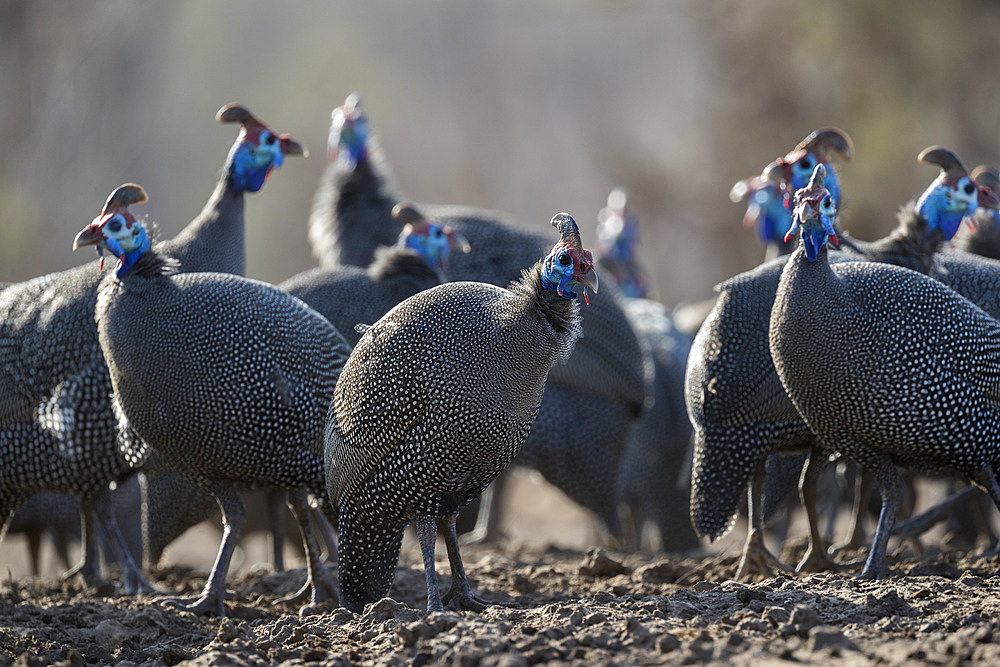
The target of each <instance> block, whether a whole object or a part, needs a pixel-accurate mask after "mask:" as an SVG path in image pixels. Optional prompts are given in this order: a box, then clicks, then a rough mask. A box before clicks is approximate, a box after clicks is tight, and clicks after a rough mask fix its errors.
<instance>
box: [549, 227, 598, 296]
mask: <svg viewBox="0 0 1000 667" xmlns="http://www.w3.org/2000/svg"><path fill="white" fill-rule="evenodd" d="M552 226H553V227H555V228H556V229H558V230H559V236H560V239H559V242H558V243H556V244H555V245H554V246H553V247H552V252H550V253H549V254H548V256H546V258H545V260H544V261H543V262H542V287H544V288H545V289H551V290H555V291H556V293H557V294H558V295H559V296H561V297H562V298H564V299H575V298H576V297H577V296H578V295H577V293H576V292H575V291H574V290H575V289H576V288H579V289H580V291H581V292H583V300H584V301H585V302H586V303H587V304H588V305H590V297H589V296H588V295H587V288H588V287H589V288H590V289H592V290H594V293H595V294H596V293H597V287H598V281H597V271H595V270H594V256H593V255H592V254H591V252H590V251H589V250H587V249H586V248H584V247H583V242H582V241H580V229H579V228H578V227H577V226H576V220H574V219H573V218H572V217H571V216H570V215H569V214H568V213H557V214H556V215H555V216H554V217H553V218H552Z"/></svg>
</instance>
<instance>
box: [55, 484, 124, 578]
mask: <svg viewBox="0 0 1000 667" xmlns="http://www.w3.org/2000/svg"><path fill="white" fill-rule="evenodd" d="M80 541H81V542H82V544H83V555H82V556H81V557H80V562H79V563H77V564H76V565H75V566H74V567H72V568H70V569H69V570H66V572H64V573H63V575H62V579H63V581H68V580H70V579H72V578H73V577H74V576H76V575H77V574H79V575H80V576H81V577H83V582H84V584H85V585H86V586H87V588H96V589H97V590H98V591H99V592H101V593H104V594H108V593H111V592H112V591H113V590H114V587H113V586H112V585H111V582H110V581H108V580H107V579H105V578H104V577H102V576H101V565H100V563H101V553H100V550H99V547H98V543H97V521H96V519H95V517H94V500H93V499H92V498H81V499H80Z"/></svg>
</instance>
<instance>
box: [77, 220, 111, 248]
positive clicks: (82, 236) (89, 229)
mask: <svg viewBox="0 0 1000 667" xmlns="http://www.w3.org/2000/svg"><path fill="white" fill-rule="evenodd" d="M103 240H104V233H103V232H102V231H101V228H100V226H99V225H96V224H94V223H91V224H89V225H87V226H86V227H84V228H83V229H81V230H80V232H79V233H78V234H77V235H76V238H75V239H73V250H76V249H77V248H79V247H80V246H85V245H97V244H98V243H100V242H101V241H103Z"/></svg>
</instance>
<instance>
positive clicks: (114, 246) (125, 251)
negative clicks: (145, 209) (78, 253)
mask: <svg viewBox="0 0 1000 667" xmlns="http://www.w3.org/2000/svg"><path fill="white" fill-rule="evenodd" d="M146 200H147V197H146V191H145V190H143V189H142V186H141V185H136V184H135V183H125V184H124V185H119V186H118V187H117V188H115V191H114V192H112V193H111V195H110V196H109V197H108V201H107V203H105V204H104V210H102V211H101V214H100V215H99V216H97V217H96V218H94V221H93V222H91V223H90V224H89V225H87V226H86V227H84V228H83V229H82V230H80V233H78V234H77V235H76V238H75V239H74V240H73V250H76V249H77V248H79V247H80V246H85V245H92V246H95V247H96V248H97V255H98V257H100V258H101V269H103V268H104V251H105V250H107V251H109V252H111V254H113V255H114V256H115V257H117V258H118V269H117V271H116V273H117V274H118V275H119V276H120V275H122V274H123V273H125V272H126V271H128V269H129V267H131V266H132V265H133V264H135V262H136V260H137V259H139V258H140V257H142V255H143V254H144V253H146V252H148V251H149V235H148V234H147V233H146V228H145V226H143V224H142V223H141V222H139V221H138V220H137V219H136V218H135V216H134V215H132V212H131V211H130V210H129V208H128V207H129V206H131V205H132V204H141V203H143V202H145V201H146Z"/></svg>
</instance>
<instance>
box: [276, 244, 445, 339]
mask: <svg viewBox="0 0 1000 667" xmlns="http://www.w3.org/2000/svg"><path fill="white" fill-rule="evenodd" d="M440 282H441V276H440V275H439V274H438V273H437V271H435V270H434V269H432V268H431V267H430V265H428V264H427V261H426V260H425V259H424V258H422V257H421V256H420V255H418V254H417V253H416V252H414V251H412V250H408V249H405V248H396V247H392V248H382V249H380V251H379V252H378V253H376V256H375V261H374V262H373V263H372V265H371V266H370V267H368V268H367V269H361V268H359V267H356V266H338V267H333V268H317V269H313V270H311V271H306V272H305V273H301V274H299V275H297V276H295V277H294V278H290V279H289V280H286V281H285V282H283V283H281V285H280V287H281V288H282V289H284V290H286V291H287V292H288V293H289V294H292V295H293V296H295V297H297V298H299V299H301V300H302V301H304V302H306V303H307V304H309V305H310V306H311V307H312V308H315V309H316V311H317V312H319V313H320V314H321V315H323V316H324V317H326V318H327V319H328V320H330V322H331V323H333V325H334V326H335V327H336V328H337V330H338V331H340V332H342V333H343V336H344V338H345V339H346V340H347V342H348V343H350V344H351V345H352V346H353V345H356V344H357V342H358V341H359V340H360V339H361V334H360V333H359V332H358V331H357V330H356V328H355V327H356V325H358V324H364V325H368V324H372V323H373V322H375V321H376V320H377V319H379V318H380V317H382V316H383V315H385V314H386V313H387V312H389V310H391V309H392V308H393V306H395V305H396V304H398V303H400V302H401V301H403V300H404V299H407V298H409V297H411V296H413V295H414V294H416V293H417V292H422V291H423V290H425V289H429V288H431V287H434V286H435V285H438V284H440Z"/></svg>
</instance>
